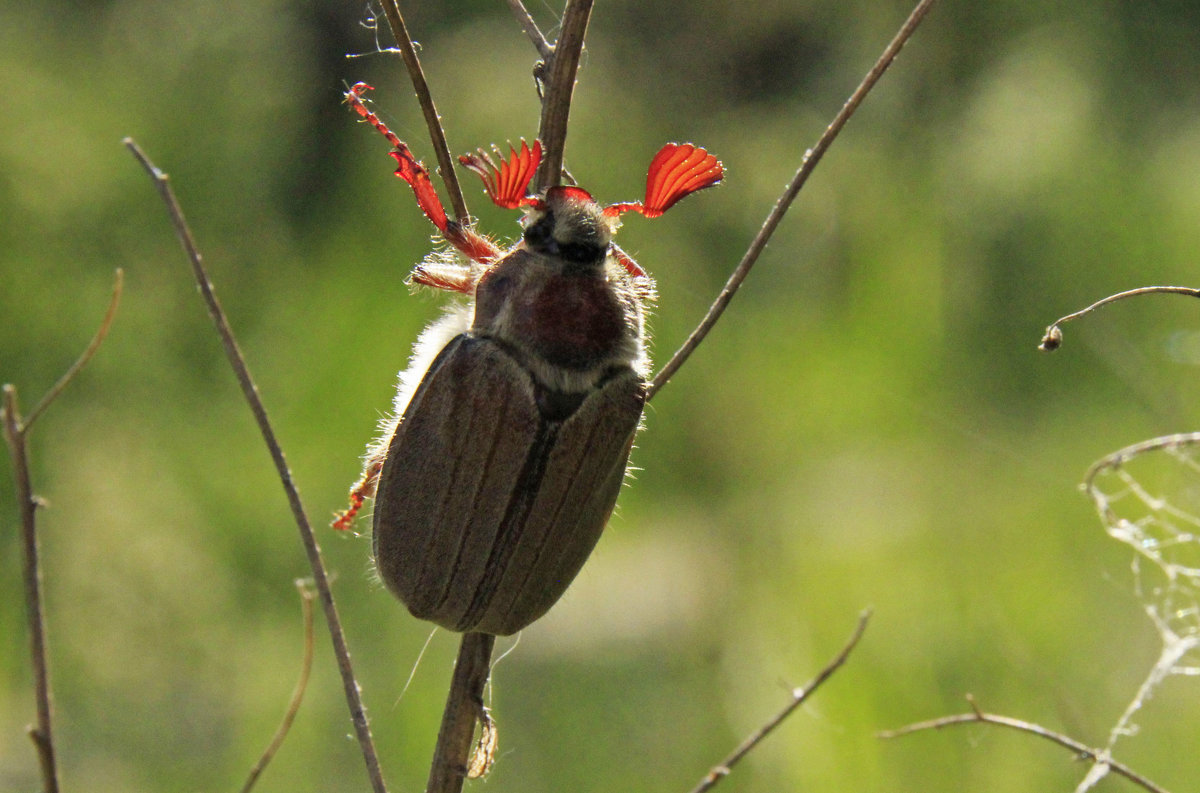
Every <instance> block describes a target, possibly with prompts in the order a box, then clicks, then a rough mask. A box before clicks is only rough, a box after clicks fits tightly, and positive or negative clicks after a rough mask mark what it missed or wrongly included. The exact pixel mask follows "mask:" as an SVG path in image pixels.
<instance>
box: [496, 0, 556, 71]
mask: <svg viewBox="0 0 1200 793" xmlns="http://www.w3.org/2000/svg"><path fill="white" fill-rule="evenodd" d="M506 2H507V3H508V7H509V9H511V10H512V12H513V16H515V17H516V18H517V24H519V25H520V26H521V30H524V31H525V35H526V36H528V37H529V41H530V42H531V43H532V44H533V46H534V48H535V49H536V50H537V51H538V55H540V56H541V57H542V60H543V61H546V62H547V63H549V62H550V60H551V59H552V58H553V57H554V45H552V44H551V43H550V42H548V41H546V37H545V36H543V35H542V31H541V30H540V29H539V28H538V26H537V22H534V21H533V17H532V16H530V14H529V11H528V10H527V9H526V8H525V4H524V3H522V2H521V0H506Z"/></svg>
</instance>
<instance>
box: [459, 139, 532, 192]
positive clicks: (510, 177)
mask: <svg viewBox="0 0 1200 793" xmlns="http://www.w3.org/2000/svg"><path fill="white" fill-rule="evenodd" d="M492 151H494V152H495V153H496V157H497V158H498V159H499V160H500V165H499V166H497V165H496V163H495V161H494V160H492V158H491V157H490V156H488V153H487V152H485V151H484V150H483V149H478V150H477V151H476V153H475V154H464V155H462V156H461V157H459V158H458V161H459V162H460V163H462V164H463V165H465V166H466V167H467V168H469V169H470V170H472V171H474V172H475V173H477V174H478V175H479V178H480V179H482V180H483V188H484V190H486V191H487V194H488V197H489V198H491V199H492V203H493V204H495V205H496V206H498V207H503V208H504V209H516V208H517V207H523V206H530V205H532V204H533V203H534V199H532V198H530V197H529V196H527V195H526V194H525V193H526V190H528V188H529V182H530V180H532V179H533V174H534V172H535V171H537V167H538V163H539V162H541V160H542V142H541V141H539V140H535V141H534V142H533V148H532V149H531V148H529V144H527V143H526V142H525V140H524V139H522V140H521V150H520V151H517V150H516V149H514V148H513V147H512V144H511V143H510V144H509V146H508V151H509V157H508V159H507V160H505V159H504V155H503V154H502V153H501V152H500V150H499V149H498V148H496V147H495V146H493V147H492Z"/></svg>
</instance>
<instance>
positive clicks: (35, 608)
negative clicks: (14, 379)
mask: <svg viewBox="0 0 1200 793" xmlns="http://www.w3.org/2000/svg"><path fill="white" fill-rule="evenodd" d="M0 413H2V414H3V415H2V416H0V418H2V419H3V421H4V440H5V441H6V442H7V444H8V452H9V454H10V455H11V456H12V463H13V478H14V480H15V486H16V490H17V505H18V508H19V510H20V517H21V546H22V549H23V552H24V560H23V562H24V563H23V565H22V573H23V577H24V580H25V614H26V619H27V622H28V624H29V654H30V659H31V662H32V665H33V688H34V701H35V705H36V708H37V724H36V725H31V726H30V727H29V737H30V738H31V739H32V740H33V745H34V748H35V749H36V750H37V756H38V763H39V765H40V766H41V769H42V790H43V791H44V793H58V790H59V787H58V767H57V764H56V762H55V759H54V731H53V717H54V702H53V699H52V696H51V687H50V662H49V659H48V657H47V653H46V613H45V606H44V605H43V602H42V567H41V561H40V558H39V554H38V538H37V522H36V521H37V506H38V501H37V498H36V497H35V496H34V495H33V484H32V482H31V480H30V476H29V450H28V448H27V446H26V444H25V430H24V428H23V427H22V426H21V413H20V408H19V406H18V404H17V389H16V387H15V386H12V385H8V384H6V385H5V386H4V407H3V410H2V411H0Z"/></svg>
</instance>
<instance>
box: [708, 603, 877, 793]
mask: <svg viewBox="0 0 1200 793" xmlns="http://www.w3.org/2000/svg"><path fill="white" fill-rule="evenodd" d="M870 619H871V612H870V611H864V612H863V613H862V614H861V615H859V618H858V624H857V625H855V626H854V633H853V634H851V636H850V640H849V641H847V642H846V644H845V646H843V647H842V649H841V651H840V652H839V653H838V654H837V655H836V656H834V658H833V660H832V661H830V662H829V663H828V664H826V665H825V668H824V669H822V670H821V671H820V672H818V673H817V675H816V677H814V678H813V679H812V680H810V681H808V683H806V684H805V685H803V686H801V687H800V688H797V689H793V690H792V701H791V702H789V703H788V704H787V706H786V707H785V708H784V709H783V710H781V711H779V712H778V713H776V714H775V715H774V716H772V717H771V718H770V719H768V720H767V722H766V723H765V724H763V726H761V727H759V728H758V729H757V730H755V731H754V732H753V733H751V734H750V735H749V736H747V737H746V740H744V741H742V742H741V744H739V745H738V747H737V748H736V749H734V750H733V752H732V753H730V755H729V756H728V757H726V758H725V759H724V760H722V761H721V763H720V764H719V765H717V766H714V767H713V769H712V770H711V771H709V772H708V774H707V775H706V776H705V777H704V779H702V780H700V784H698V785H696V787H694V788H692V791H691V793H705V791H707V790H711V789H712V788H714V787H716V785H717V783H718V782H720V781H721V780H722V779H724V778H725V777H727V776H729V774H730V772H731V771H732V770H733V767H734V766H735V765H737V764H738V763H739V762H741V760H742V759H743V758H744V757H745V756H746V755H748V754H750V752H752V751H754V749H755V747H757V746H758V745H759V744H760V743H762V741H763V739H764V738H766V737H767V736H768V735H770V734H771V733H772V732H773V731H774V730H775V728H776V727H778V726H779V725H780V724H782V723H783V721H784V719H786V718H787V717H788V716H790V715H792V713H793V712H794V711H795V710H796V708H798V707H800V706H801V705H803V704H804V703H805V702H806V701H807V700H808V698H809V697H811V696H812V695H813V693H814V692H816V690H817V689H818V688H820V687H821V685H822V684H823V683H824V682H825V681H826V680H828V679H829V678H830V677H831V676H832V675H833V673H834V672H836V671H837V670H838V669H840V668H841V666H842V665H843V664H845V663H846V659H848V658H849V657H850V653H851V652H853V651H854V648H855V646H857V645H858V640H859V639H861V638H862V636H863V633H864V632H865V631H866V630H867V623H868V622H869V621H870Z"/></svg>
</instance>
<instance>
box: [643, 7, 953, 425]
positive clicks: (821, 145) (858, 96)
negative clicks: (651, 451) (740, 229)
mask: <svg viewBox="0 0 1200 793" xmlns="http://www.w3.org/2000/svg"><path fill="white" fill-rule="evenodd" d="M932 5H933V0H920V2H919V3H917V6H916V8H914V9H913V10H912V13H911V14H909V15H908V19H906V20H905V21H904V24H903V25H901V26H900V30H899V31H898V32H897V33H896V35H895V37H894V38H893V39H892V41H891V43H890V44H888V45H887V48H885V49H884V51H883V54H882V55H880V56H879V59H878V60H876V61H875V65H874V66H872V67H871V70H870V71H869V72H867V75H866V77H864V78H863V80H862V82H861V83H859V85H858V88H856V89H855V90H854V93H853V94H851V95H850V98H849V99H847V100H846V104H844V105H843V106H842V109H841V110H840V111H839V112H838V114H837V116H835V117H834V119H833V122H832V123H830V125H829V126H828V127H827V128H826V129H825V132H824V133H822V134H821V137H820V139H819V140H818V141H817V144H816V145H815V146H813V147H812V148H811V149H809V150H808V151H807V152H805V153H804V161H803V162H802V163H801V164H800V169H799V170H798V171H796V175H795V176H794V177H792V181H791V183H790V184H789V185H788V186H787V188H786V189H785V190H784V191H783V195H781V196H780V197H779V200H778V201H776V202H775V207H774V208H773V209H772V210H771V212H770V214H769V215H767V219H766V220H765V221H764V222H763V225H762V228H760V229H759V231H758V234H756V235H755V237H754V240H753V241H751V243H750V247H749V248H748V249H747V250H746V253H745V255H744V256H742V260H741V262H739V263H738V266H737V267H736V268H734V271H733V273H732V274H731V275H730V276H729V280H728V281H726V282H725V287H724V288H723V289H722V290H721V293H720V294H719V295H717V299H716V300H714V301H713V304H712V305H711V306H710V307H709V309H708V313H707V314H706V315H705V316H704V319H702V320H701V321H700V324H699V325H697V326H696V329H695V330H694V331H692V334H691V335H690V336H688V338H687V341H685V342H684V343H683V346H681V347H680V348H679V350H678V351H677V352H676V353H675V355H674V356H672V358H671V360H670V361H668V362H667V365H666V366H664V367H663V368H662V369H661V370H660V371H659V373H658V374H657V375H655V377H654V380H653V381H652V382H651V383H650V385H649V386H648V387H647V388H646V400H647V401H649V400H650V399H651V398H652V397H653V396H654V395H655V394H656V393H658V392H659V390H661V389H662V387H663V386H664V385H666V384H667V381H668V380H670V379H671V377H672V376H673V375H674V374H675V372H677V371H678V370H679V367H681V366H683V364H684V362H685V361H686V360H687V359H688V358H689V357H690V356H691V354H692V353H693V352H694V351H695V350H696V347H698V346H699V345H700V342H702V341H703V340H704V337H705V336H707V335H708V332H709V331H710V330H712V327H713V325H715V324H716V323H717V320H718V319H720V318H721V314H723V313H724V312H725V307H726V306H728V305H729V301H730V300H732V299H733V296H734V294H736V293H737V290H738V288H739V287H741V285H742V282H743V281H745V280H746V276H747V275H749V274H750V268H752V267H753V266H754V263H755V262H756V261H758V257H759V254H761V253H762V251H763V249H764V248H766V247H767V243H768V242H769V241H770V240H771V236H772V235H773V234H774V233H775V229H776V228H777V227H778V226H779V222H780V221H781V220H783V216H784V215H785V214H787V211H788V209H789V208H790V207H791V205H792V202H793V201H794V200H795V199H796V195H797V194H798V193H799V192H800V188H802V187H804V183H805V182H807V181H808V177H809V176H811V175H812V172H813V170H815V169H816V167H817V163H819V162H820V161H821V158H822V157H823V156H824V155H825V152H826V151H828V150H829V147H830V146H832V145H833V142H834V140H836V139H837V136H838V133H840V132H841V131H842V127H844V126H846V122H847V121H849V120H850V117H851V116H852V115H854V111H855V110H857V109H858V106H859V105H861V104H862V102H863V100H864V99H866V98H867V94H869V93H871V89H872V88H874V87H875V84H876V83H877V82H879V78H880V77H882V76H883V73H884V72H886V71H887V69H888V67H889V66H891V65H892V61H894V60H895V59H896V56H897V55H898V54H900V50H901V48H903V47H904V45H905V43H906V42H907V41H908V40H909V39H910V38H912V34H913V33H914V32H915V31H916V29H917V26H918V25H920V24H921V20H922V19H924V18H925V14H926V13H928V11H929V8H930V6H932Z"/></svg>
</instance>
